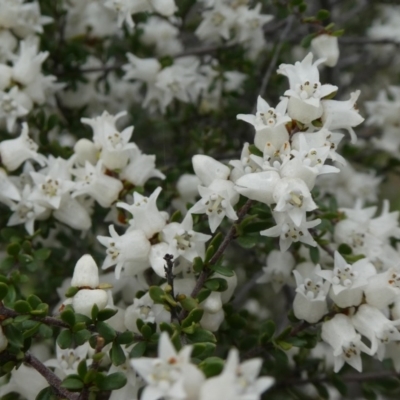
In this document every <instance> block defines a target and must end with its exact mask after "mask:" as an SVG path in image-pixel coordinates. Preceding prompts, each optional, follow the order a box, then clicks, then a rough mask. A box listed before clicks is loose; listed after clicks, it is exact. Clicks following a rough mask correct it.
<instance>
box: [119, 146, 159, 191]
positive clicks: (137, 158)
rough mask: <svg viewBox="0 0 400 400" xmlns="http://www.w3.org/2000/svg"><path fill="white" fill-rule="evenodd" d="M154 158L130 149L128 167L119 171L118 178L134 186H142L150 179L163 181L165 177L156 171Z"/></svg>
mask: <svg viewBox="0 0 400 400" xmlns="http://www.w3.org/2000/svg"><path fill="white" fill-rule="evenodd" d="M155 166H156V156H155V155H147V154H143V153H142V152H141V151H140V150H139V149H137V148H136V149H132V150H131V151H130V154H129V161H128V165H127V166H126V167H125V168H124V169H123V170H122V171H121V173H120V177H121V178H122V179H126V180H127V181H129V182H131V183H132V184H133V185H135V186H144V184H145V183H146V182H147V181H148V180H149V179H150V178H159V179H165V175H164V174H163V173H162V172H161V171H159V170H158V169H156V167H155Z"/></svg>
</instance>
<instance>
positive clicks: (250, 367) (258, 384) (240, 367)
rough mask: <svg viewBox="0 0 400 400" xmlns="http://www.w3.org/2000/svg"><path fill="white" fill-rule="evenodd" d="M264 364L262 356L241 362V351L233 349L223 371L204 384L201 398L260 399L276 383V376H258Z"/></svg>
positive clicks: (205, 399)
mask: <svg viewBox="0 0 400 400" xmlns="http://www.w3.org/2000/svg"><path fill="white" fill-rule="evenodd" d="M261 366H262V359H261V358H253V359H250V360H247V361H244V362H243V363H241V364H240V363H239V352H238V351H237V350H236V349H231V350H230V351H229V354H228V359H227V360H226V363H225V366H224V369H223V371H222V373H221V374H220V375H218V376H216V377H213V378H209V379H207V380H206V381H205V383H204V384H203V385H202V387H201V390H200V396H199V400H219V399H222V398H226V399H229V400H247V399H252V400H253V399H254V400H258V399H260V398H261V395H262V394H263V393H264V392H265V391H266V390H267V389H269V388H270V387H271V386H272V385H273V384H274V381H275V380H274V378H271V377H269V376H262V377H260V378H258V374H259V373H260V370H261Z"/></svg>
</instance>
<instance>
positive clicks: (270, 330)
mask: <svg viewBox="0 0 400 400" xmlns="http://www.w3.org/2000/svg"><path fill="white" fill-rule="evenodd" d="M275 329H276V326H275V322H274V321H272V320H268V321H266V322H265V323H263V324H262V326H261V331H262V332H263V335H264V339H265V340H266V341H270V340H271V339H272V337H273V336H274V333H275Z"/></svg>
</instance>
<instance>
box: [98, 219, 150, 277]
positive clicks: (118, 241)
mask: <svg viewBox="0 0 400 400" xmlns="http://www.w3.org/2000/svg"><path fill="white" fill-rule="evenodd" d="M109 231H110V235H111V237H108V236H97V240H98V241H99V242H100V243H101V244H102V245H103V246H105V247H107V257H106V259H105V260H104V262H103V265H102V267H101V268H102V269H107V268H109V267H111V266H113V265H116V267H115V276H116V278H117V279H119V277H120V275H121V271H122V268H123V267H125V264H129V263H130V264H133V268H134V273H133V275H136V274H137V273H139V272H141V271H143V270H144V269H146V268H147V267H148V266H149V262H148V256H149V252H150V242H149V241H148V240H147V238H146V236H145V234H144V233H143V232H142V231H141V230H132V231H128V232H126V233H125V234H123V235H121V236H120V235H118V234H117V232H116V231H115V228H114V225H110V226H109ZM131 268H132V266H131Z"/></svg>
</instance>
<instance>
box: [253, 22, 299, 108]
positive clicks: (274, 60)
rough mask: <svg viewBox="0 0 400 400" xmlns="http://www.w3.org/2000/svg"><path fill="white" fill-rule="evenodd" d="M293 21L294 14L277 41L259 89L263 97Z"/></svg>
mask: <svg viewBox="0 0 400 400" xmlns="http://www.w3.org/2000/svg"><path fill="white" fill-rule="evenodd" d="M293 22H294V16H293V15H291V16H290V17H288V19H287V21H286V27H285V29H284V30H283V31H282V33H281V35H280V37H279V40H278V43H277V45H276V48H275V52H274V55H273V57H272V60H271V62H270V63H269V65H268V69H267V71H266V73H265V75H264V78H263V80H262V82H261V86H260V91H259V95H260V96H261V97H263V95H264V92H265V89H266V88H267V85H268V82H269V80H270V78H271V75H272V72H273V70H274V69H275V67H276V63H277V62H278V57H279V54H280V52H281V50H282V47H283V44H284V41H285V39H286V36H287V35H288V33H289V32H290V29H291V27H292V25H293ZM254 111H255V110H254ZM253 114H254V112H253Z"/></svg>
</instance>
